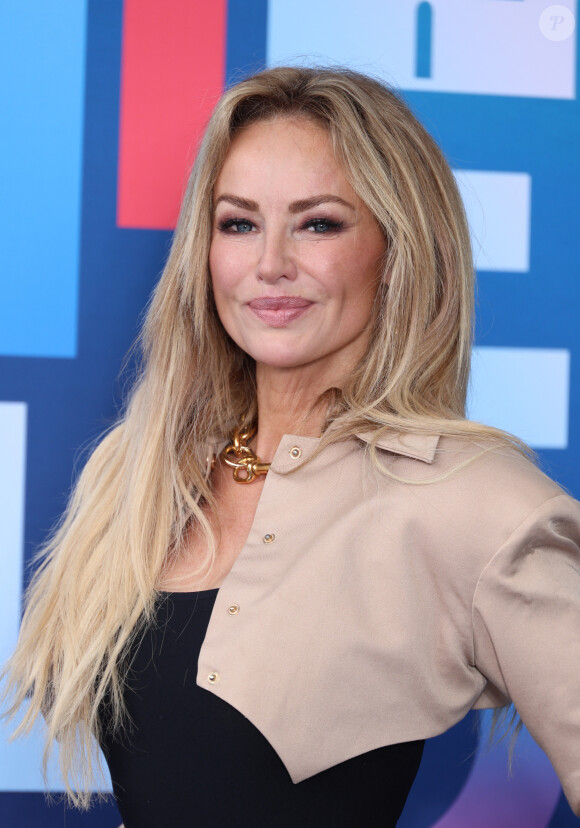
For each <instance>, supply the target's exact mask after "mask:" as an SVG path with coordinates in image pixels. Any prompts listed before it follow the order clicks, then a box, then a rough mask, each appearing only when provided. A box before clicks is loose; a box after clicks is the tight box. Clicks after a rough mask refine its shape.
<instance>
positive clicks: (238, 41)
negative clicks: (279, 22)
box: [226, 0, 268, 86]
mask: <svg viewBox="0 0 580 828" xmlns="http://www.w3.org/2000/svg"><path fill="white" fill-rule="evenodd" d="M227 15H228V18H227V43H226V86H231V85H232V84H233V83H236V82H237V81H239V80H241V79H242V78H244V77H246V76H247V75H251V74H252V73H254V72H259V71H260V69H264V68H265V66H266V29H267V24H268V0H252V2H251V3H248V2H247V0H229V1H228V12H227Z"/></svg>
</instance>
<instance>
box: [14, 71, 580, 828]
mask: <svg viewBox="0 0 580 828" xmlns="http://www.w3.org/2000/svg"><path fill="white" fill-rule="evenodd" d="M472 294H473V285H472V260H471V252H470V247H469V238H468V231H467V226H466V221H465V216H464V212H463V207H462V204H461V200H460V198H459V195H458V192H457V188H456V186H455V183H454V180H453V176H452V174H451V172H450V170H449V168H448V166H447V164H446V163H445V161H444V159H443V157H442V154H441V152H440V150H439V149H438V148H437V146H436V145H435V144H434V142H433V141H432V139H431V138H430V137H429V135H428V134H427V133H426V132H425V130H424V129H423V128H422V127H421V125H420V124H419V123H418V122H417V121H416V119H415V118H414V117H413V115H412V114H411V113H410V111H409V110H408V109H407V107H406V106H405V105H404V104H403V103H402V102H401V101H400V100H399V99H398V97H397V96H396V95H394V94H393V93H392V92H391V91H390V90H388V89H386V88H385V87H384V86H383V85H381V84H380V83H378V82H376V81H374V80H371V79H369V78H367V77H364V76H361V75H358V74H356V73H353V72H350V71H327V70H319V69H296V68H278V69H273V70H269V71H267V72H264V73H261V74H259V75H256V76H255V77H253V78H250V79H248V80H246V81H243V82H242V83H240V84H238V85H237V86H235V87H233V88H232V89H230V90H229V91H228V92H227V93H226V94H225V95H224V97H223V98H222V100H221V101H220V103H219V104H218V106H217V108H216V111H215V113H214V115H213V117H212V119H211V121H210V124H209V126H208V129H207V132H206V135H205V138H204V141H203V143H202V145H201V148H200V151H199V155H198V158H197V161H196V164H195V167H194V169H193V172H192V175H191V179H190V182H189V186H188V190H187V194H186V196H185V199H184V203H183V207H182V211H181V216H180V220H179V224H178V227H177V230H176V233H175V238H174V242H173V246H172V249H171V253H170V256H169V260H168V263H167V266H166V268H165V272H164V275H163V277H162V279H161V281H160V283H159V286H158V288H157V290H156V292H155V295H154V297H153V301H152V303H151V307H150V309H149V313H148V316H147V321H146V324H145V329H144V335H143V348H144V367H143V370H142V374H141V377H140V379H139V381H138V383H137V385H136V387H135V389H134V392H133V394H132V397H131V399H130V402H129V405H128V408H127V412H126V415H125V416H124V418H123V419H122V421H121V422H120V423H119V424H118V425H117V426H116V428H114V429H113V430H112V431H111V433H110V434H108V435H107V436H106V437H105V438H104V440H103V441H102V442H101V444H100V445H99V446H98V447H97V449H96V450H95V452H94V453H93V455H92V457H91V458H90V460H89V462H88V463H87V466H86V468H85V470H84V472H83V474H82V475H81V477H80V480H79V482H78V484H77V486H76V489H75V491H74V494H73V496H72V499H71V503H70V506H69V509H68V512H67V514H66V517H65V519H64V521H63V523H62V526H61V528H60V529H59V531H58V532H57V533H56V535H55V537H54V538H53V539H52V541H51V542H50V544H49V545H48V548H47V550H46V555H45V559H44V561H43V563H42V564H41V566H40V568H39V570H38V573H37V575H36V577H35V580H34V582H33V585H32V587H31V590H30V593H29V596H28V602H27V610H26V614H25V617H24V621H23V626H22V633H21V638H20V642H19V645H18V649H17V651H16V654H15V656H14V657H13V659H12V662H11V665H10V670H11V672H10V676H11V682H12V687H13V689H14V692H15V694H16V698H15V703H14V706H15V708H16V707H18V706H19V705H20V704H21V703H22V702H23V701H24V699H25V697H29V706H28V708H27V711H26V715H25V719H24V724H23V728H24V729H25V728H27V727H29V726H30V725H31V724H32V722H33V721H34V719H35V718H36V717H37V716H38V714H39V713H40V712H42V713H43V714H44V716H45V718H46V721H47V725H48V744H49V745H50V744H51V743H52V742H53V740H55V739H58V740H59V741H60V756H61V764H62V767H63V771H64V773H65V775H66V778H67V779H69V780H70V784H71V790H70V791H69V793H70V794H71V796H72V797H73V799H74V800H75V801H76V802H78V803H80V804H86V802H87V801H88V794H84V793H82V791H86V788H87V784H88V781H89V780H90V777H91V773H92V763H91V748H92V745H93V744H94V739H95V738H96V739H98V740H100V742H101V744H102V746H103V749H104V751H105V754H106V756H107V759H108V762H109V765H110V768H111V772H112V776H113V780H114V785H115V793H116V795H117V798H118V801H119V804H120V809H121V813H122V815H123V818H124V820H125V825H126V828H130V826H131V825H138V826H139V828H143V827H144V826H147V825H155V824H175V825H189V824H196V821H199V822H201V821H202V820H203V821H208V820H214V821H217V820H218V819H219V818H221V817H224V816H225V817H228V818H230V819H232V818H233V819H234V820H235V824H238V825H269V824H271V823H272V822H273V821H274V820H276V822H277V823H279V824H280V823H281V824H283V825H309V824H319V825H320V824H332V825H352V824H357V823H358V821H359V820H360V819H361V817H363V818H364V816H365V815H368V814H374V813H376V812H377V809H379V808H380V809H381V810H382V812H383V814H384V824H385V825H394V824H395V822H396V820H397V818H398V815H399V814H400V811H401V809H402V807H403V804H404V801H405V798H406V795H407V792H408V790H409V787H410V785H411V783H412V781H413V778H414V775H415V773H416V770H417V767H418V763H419V760H420V755H421V750H422V745H423V740H424V739H425V738H427V737H430V736H434V735H436V734H438V733H441V732H443V731H444V730H446V729H447V728H449V727H451V726H452V725H453V724H454V723H456V722H457V721H459V720H460V719H461V718H462V717H463V716H464V715H465V714H466V713H467V711H468V710H470V709H471V708H473V707H500V706H504V705H507V704H509V703H510V701H513V702H514V703H515V705H516V708H517V709H518V711H519V713H520V715H521V717H522V719H523V721H524V722H525V723H526V724H527V726H528V727H529V729H530V731H531V732H532V734H533V735H534V736H535V737H536V739H537V740H538V742H539V743H540V744H541V745H542V746H543V747H544V748H545V750H546V751H547V752H548V754H549V755H550V757H551V759H552V761H553V763H554V766H555V768H556V770H557V771H558V773H559V775H560V778H561V780H562V784H563V786H564V789H565V791H566V794H567V796H568V798H569V800H570V802H571V804H572V806H573V807H574V808H575V809H576V811H577V812H580V721H579V717H578V714H577V695H578V690H579V685H580V682H579V681H578V670H577V664H578V660H579V657H580V645H579V644H578V641H577V636H576V635H575V631H576V628H577V624H578V620H579V619H580V591H579V589H578V584H579V581H578V569H579V562H580V556H579V552H578V544H579V541H580V528H579V527H580V514H579V509H578V504H577V503H575V502H574V501H573V500H572V499H571V498H569V497H568V496H567V495H565V494H563V493H562V491H561V490H560V489H559V488H558V487H557V486H556V484H554V483H553V482H552V481H550V480H548V479H547V478H546V477H545V476H543V475H542V474H541V472H540V471H538V469H537V468H536V467H535V466H533V464H532V463H531V462H530V461H529V459H527V457H526V456H525V452H524V450H523V447H522V446H521V445H520V444H519V443H518V441H517V440H515V438H511V437H509V436H508V435H505V434H503V433H500V432H498V431H495V430H493V429H491V428H488V427H485V426H482V425H479V424H476V423H472V422H468V421H467V420H465V395H466V386H467V379H468V371H469V360H470V344H471V319H472ZM210 615H211V621H210ZM226 702H227V704H226ZM240 714H243V715H240ZM244 717H245V718H244ZM75 749H78V751H77V753H75ZM73 787H74V788H75V789H76V790H77V792H76V793H73V792H72V788H73ZM78 791H81V793H79V792H78Z"/></svg>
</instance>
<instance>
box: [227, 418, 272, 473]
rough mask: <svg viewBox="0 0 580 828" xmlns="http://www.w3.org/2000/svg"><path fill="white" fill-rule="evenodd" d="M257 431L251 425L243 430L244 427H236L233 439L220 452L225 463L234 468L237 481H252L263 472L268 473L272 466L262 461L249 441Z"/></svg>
mask: <svg viewBox="0 0 580 828" xmlns="http://www.w3.org/2000/svg"><path fill="white" fill-rule="evenodd" d="M255 433H256V427H255V426H250V427H248V428H245V429H244V430H243V431H242V427H241V426H239V427H238V428H236V430H235V431H234V433H233V434H232V439H231V440H230V442H229V444H228V445H227V446H226V447H225V449H224V450H223V451H222V453H221V454H220V457H221V459H222V460H223V461H224V463H225V464H226V465H227V466H229V467H230V468H231V469H233V474H234V480H235V481H236V483H251V482H252V481H253V480H255V479H256V477H259V475H261V474H267V473H268V469H269V468H270V464H269V463H262V461H261V460H260V458H259V457H257V456H256V455H255V454H254V452H253V451H252V449H251V448H250V447H249V445H248V443H249V442H250V440H251V439H252V437H253V436H254V434H255Z"/></svg>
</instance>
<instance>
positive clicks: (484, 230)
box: [454, 170, 532, 273]
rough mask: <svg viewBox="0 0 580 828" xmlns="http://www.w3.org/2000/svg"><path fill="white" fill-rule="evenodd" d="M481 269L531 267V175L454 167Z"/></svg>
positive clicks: (518, 270) (522, 270)
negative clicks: (456, 168)
mask: <svg viewBox="0 0 580 828" xmlns="http://www.w3.org/2000/svg"><path fill="white" fill-rule="evenodd" d="M454 172H455V177H456V179H457V183H458V185H459V189H460V192H461V197H462V198H463V203H464V205H465V209H466V212H467V218H468V221H469V228H470V230H471V241H472V244H473V253H474V256H475V264H476V267H477V269H478V270H480V271H483V270H488V271H494V270H495V271H502V272H511V273H526V272H527V271H528V270H529V269H530V237H531V217H532V178H531V176H530V175H529V174H528V173H522V172H493V171H488V170H455V171H454Z"/></svg>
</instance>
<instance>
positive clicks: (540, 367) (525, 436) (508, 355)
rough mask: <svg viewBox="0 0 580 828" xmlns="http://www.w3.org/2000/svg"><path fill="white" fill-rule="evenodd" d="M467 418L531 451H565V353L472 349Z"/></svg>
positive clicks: (567, 370) (567, 388) (567, 383)
mask: <svg viewBox="0 0 580 828" xmlns="http://www.w3.org/2000/svg"><path fill="white" fill-rule="evenodd" d="M471 369H472V374H471V386H470V393H469V398H468V400H469V403H468V416H469V417H470V419H472V420H477V421H478V422H481V423H486V424H487V425H492V426H496V427H497V428H502V429H504V430H505V431H509V432H510V433H511V434H515V435H516V436H517V437H520V438H521V439H522V440H524V441H525V442H526V443H528V444H529V445H530V446H532V448H537V449H542V448H558V449H563V448H566V447H567V445H568V416H569V397H570V352H569V351H567V350H565V349H550V348H485V347H482V348H475V349H474V353H473V358H472V361H471Z"/></svg>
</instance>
